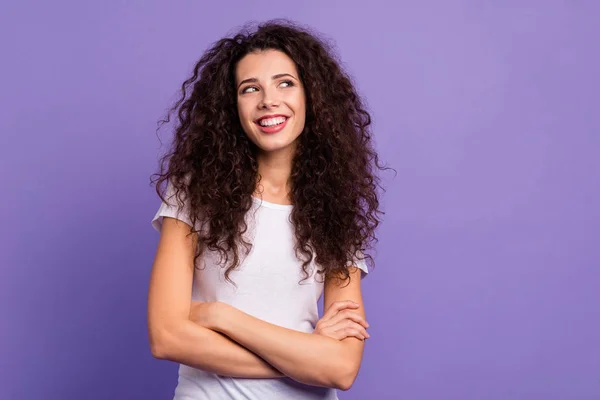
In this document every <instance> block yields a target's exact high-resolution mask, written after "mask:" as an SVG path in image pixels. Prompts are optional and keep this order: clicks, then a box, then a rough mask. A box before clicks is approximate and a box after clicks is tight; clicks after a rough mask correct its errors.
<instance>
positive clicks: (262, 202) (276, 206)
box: [252, 196, 294, 211]
mask: <svg viewBox="0 0 600 400" xmlns="http://www.w3.org/2000/svg"><path fill="white" fill-rule="evenodd" d="M252 200H253V201H254V202H255V203H256V204H258V205H261V206H264V207H267V208H272V209H274V210H288V211H289V210H291V209H292V208H293V207H294V206H293V205H292V204H276V203H271V202H269V201H266V200H263V199H260V198H258V197H254V196H252Z"/></svg>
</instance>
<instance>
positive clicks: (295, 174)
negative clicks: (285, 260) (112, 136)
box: [151, 20, 387, 281]
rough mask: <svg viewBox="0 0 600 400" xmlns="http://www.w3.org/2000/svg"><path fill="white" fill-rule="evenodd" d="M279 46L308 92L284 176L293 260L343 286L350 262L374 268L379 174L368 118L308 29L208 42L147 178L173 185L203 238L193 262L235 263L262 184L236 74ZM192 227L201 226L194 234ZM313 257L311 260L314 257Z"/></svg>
mask: <svg viewBox="0 0 600 400" xmlns="http://www.w3.org/2000/svg"><path fill="white" fill-rule="evenodd" d="M263 50H279V51H281V52H283V53H285V54H286V55H287V56H289V57H290V58H291V59H292V60H293V61H294V62H295V64H296V66H297V69H298V73H299V75H300V80H301V82H302V84H303V85H304V88H305V93H306V123H305V127H304V130H303V131H302V133H301V134H300V136H299V138H298V143H297V147H296V154H295V156H294V158H293V161H292V172H291V176H290V180H289V182H290V185H291V192H290V198H291V200H292V204H293V208H292V212H291V217H290V220H291V222H292V224H293V226H294V230H295V237H296V243H295V244H294V245H295V251H296V256H297V257H298V258H299V260H300V261H301V262H302V269H303V272H304V274H305V276H306V277H308V276H310V274H309V271H308V268H309V265H310V262H311V260H314V262H315V263H316V264H318V266H319V271H318V272H319V274H322V275H324V277H325V279H327V278H330V277H336V278H338V279H342V280H347V279H348V278H349V267H350V266H351V265H352V261H353V260H356V257H358V256H359V257H360V258H364V259H365V260H366V261H367V262H368V264H369V265H371V266H372V264H373V258H372V256H371V255H370V254H369V249H372V247H373V244H374V243H375V242H376V240H377V239H376V236H375V229H376V228H377V226H378V224H379V223H380V219H379V215H380V214H382V211H381V210H379V200H378V189H379V188H381V189H382V187H381V185H380V179H379V178H378V176H377V175H376V169H387V168H385V167H382V166H381V165H380V164H379V160H378V156H377V153H376V152H375V150H374V147H373V143H372V137H371V132H370V129H369V126H370V124H371V117H370V115H369V113H368V112H367V111H366V110H365V106H364V105H363V101H362V100H361V98H360V96H359V95H358V94H357V91H356V90H355V88H354V86H353V84H352V82H351V79H350V77H349V76H348V74H347V73H346V72H344V71H343V70H342V68H341V67H340V63H339V62H338V61H337V59H336V56H335V55H334V52H333V51H332V47H331V46H330V45H328V43H327V41H326V40H323V39H321V38H319V36H318V35H316V34H315V33H313V32H311V31H310V30H309V29H306V28H302V27H299V26H298V25H296V24H294V23H292V22H290V21H286V20H273V21H268V22H266V23H262V24H259V25H258V26H257V27H256V28H255V29H251V28H250V27H248V26H246V27H245V28H243V29H242V30H241V31H239V32H238V33H237V34H235V35H234V36H233V37H228V38H224V39H221V40H219V41H217V42H216V43H214V44H213V45H212V47H211V48H209V49H208V50H207V51H206V52H205V53H204V54H203V55H202V57H201V58H200V60H199V61H198V62H197V63H196V65H195V67H194V69H193V74H192V76H191V77H190V78H189V79H187V80H186V81H185V82H184V83H183V84H182V86H181V97H180V98H179V100H178V101H177V102H176V103H175V105H174V106H173V107H172V108H171V109H170V110H169V112H168V113H167V116H166V118H165V119H163V120H161V121H160V122H159V127H160V125H162V124H163V123H167V122H169V121H170V116H171V114H172V113H173V112H177V115H178V123H177V126H176V128H175V133H174V139H173V142H172V145H171V148H170V150H169V152H168V153H167V154H165V155H164V157H163V158H162V159H161V162H160V173H156V174H153V175H152V178H151V181H152V182H153V183H154V184H155V185H156V192H157V193H158V195H159V196H160V198H161V199H162V200H163V201H164V200H165V198H164V197H163V194H162V193H161V191H164V190H162V189H161V185H163V184H165V183H166V185H168V184H169V182H170V183H171V185H172V187H173V190H174V191H175V193H176V196H175V198H176V199H177V202H178V204H179V206H183V205H184V198H185V201H187V202H188V204H187V206H188V208H189V210H190V215H189V218H190V220H191V221H192V223H193V225H194V228H193V229H192V233H197V234H198V235H199V246H198V248H197V251H196V257H195V259H194V261H196V260H197V258H198V257H200V256H201V254H202V252H203V251H204V249H209V250H212V251H217V252H218V253H219V254H220V256H221V260H224V263H225V265H224V266H225V267H226V270H225V277H226V279H227V280H229V281H231V279H230V277H229V274H230V273H231V271H232V270H233V269H235V268H236V267H237V266H238V265H239V263H240V260H241V255H240V251H241V247H240V245H243V247H245V249H246V251H248V250H249V249H250V248H251V246H252V244H251V243H248V242H247V241H246V240H245V239H244V238H243V234H244V233H245V232H246V230H247V225H246V222H245V214H246V213H247V212H248V210H249V209H250V207H251V205H252V194H253V192H254V191H255V189H256V185H257V184H258V182H259V181H260V176H259V174H258V163H257V148H256V146H255V145H254V144H253V143H252V142H251V141H250V140H249V139H248V138H247V136H246V134H245V133H244V131H243V129H242V126H241V122H240V119H239V116H238V111H237V97H236V96H237V95H236V90H235V68H236V65H237V63H238V62H239V61H240V60H241V59H242V58H243V57H244V56H245V55H247V54H249V53H251V52H259V51H263ZM196 228H198V229H196ZM313 257H314V258H313Z"/></svg>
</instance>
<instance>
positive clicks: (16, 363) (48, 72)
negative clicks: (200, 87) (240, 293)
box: [0, 0, 600, 400]
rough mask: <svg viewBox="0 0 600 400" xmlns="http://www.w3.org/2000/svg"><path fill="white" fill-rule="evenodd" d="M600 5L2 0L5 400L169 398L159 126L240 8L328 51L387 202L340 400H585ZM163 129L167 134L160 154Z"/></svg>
mask: <svg viewBox="0 0 600 400" xmlns="http://www.w3.org/2000/svg"><path fill="white" fill-rule="evenodd" d="M599 15H600V6H599V3H598V2H594V1H583V0H581V1H555V0H550V1H541V0H538V1H502V2H500V1H497V2H492V1H467V0H460V1H444V0H438V1H423V0H421V1H417V0H414V1H397V2H391V1H390V2H386V1H368V2H367V1H360V2H358V1H355V2H349V1H309V2H307V1H304V2H275V1H252V2H250V1H239V0H238V1H220V2H201V1H191V0H187V1H176V2H173V1H169V2H167V1H106V2H77V1H55V2H42V1H20V2H3V3H2V5H0V44H1V46H0V48H2V53H1V54H2V62H1V73H0V83H1V86H0V87H1V88H2V89H1V92H2V96H1V100H0V101H1V108H0V110H1V111H0V113H1V118H0V132H1V135H2V146H1V147H0V179H1V189H0V190H1V200H0V201H1V206H2V213H1V214H0V226H1V241H0V243H1V244H0V246H1V251H0V263H1V268H0V307H1V309H0V315H2V320H3V321H2V326H1V329H0V354H1V357H0V371H1V373H0V398H1V399H45V400H65V399H86V400H100V399H102V400H105V399H168V398H171V396H172V392H173V389H174V386H175V383H176V365H175V364H172V363H169V362H165V361H158V360H155V359H153V358H152V357H151V355H150V351H149V346H148V338H147V331H146V296H147V287H148V280H149V273H150V267H151V263H152V259H153V256H154V251H155V248H156V244H157V240H158V234H157V233H156V232H154V231H153V230H152V228H151V226H150V220H151V218H152V216H153V215H154V213H155V211H156V209H157V208H158V205H159V204H158V198H157V197H156V195H155V193H154V192H153V189H152V188H151V187H150V185H149V176H150V174H152V173H153V172H154V171H155V170H156V167H157V159H158V156H159V154H161V153H162V152H163V151H164V150H165V147H164V146H162V147H160V142H159V140H158V137H157V135H156V133H155V129H156V121H157V120H158V119H160V118H161V117H162V116H164V112H165V110H166V108H167V107H168V106H169V105H170V104H172V102H173V101H174V100H175V99H176V97H175V96H176V94H177V90H178V88H179V86H180V84H181V82H182V81H183V80H184V79H186V78H187V77H188V74H189V73H190V70H191V68H192V66H193V64H194V62H195V61H196V60H197V59H198V58H199V57H200V55H201V54H202V52H203V51H204V50H205V49H206V48H207V47H208V46H209V45H210V44H211V43H212V42H214V41H216V40H218V39H219V38H220V37H222V36H224V35H226V34H227V33H228V32H231V31H232V30H233V29H234V28H235V27H237V26H240V25H241V24H243V23H245V22H247V21H250V20H258V21H262V20H267V19H270V18H276V17H287V18H290V19H293V20H295V21H298V22H300V23H303V24H307V25H309V26H311V27H313V28H314V29H316V30H317V31H319V32H322V33H323V34H325V35H326V36H328V37H329V38H331V39H332V40H334V41H335V42H336V43H337V49H338V51H339V54H340V55H341V57H342V59H343V60H344V63H345V66H346V68H347V70H348V71H349V72H350V74H351V75H352V76H353V78H354V79H355V81H356V84H357V86H358V88H359V90H360V92H361V93H362V94H363V95H364V96H365V98H366V99H367V102H368V105H369V109H370V110H371V111H372V113H373V117H374V125H373V130H374V132H375V137H376V142H377V148H378V150H379V152H380V155H381V157H382V159H383V160H384V161H386V162H387V163H388V164H389V165H390V166H391V167H393V168H395V169H396V171H397V172H398V173H397V176H394V175H393V174H391V173H387V174H384V175H383V178H384V182H385V185H386V187H387V192H386V193H385V196H384V198H383V206H384V210H385V211H386V215H385V216H384V223H383V225H382V226H381V229H380V230H379V237H380V241H379V243H378V245H377V253H376V257H375V260H376V269H375V270H374V271H373V272H372V273H371V275H370V276H369V277H368V278H367V279H365V280H364V281H363V283H364V296H365V301H366V307H367V313H368V320H369V322H370V324H371V326H372V328H371V329H370V332H371V335H372V337H371V339H370V340H369V341H368V343H367V345H366V351H365V356H364V362H363V365H362V368H361V371H360V375H359V377H358V380H357V382H356V383H355V385H354V387H353V388H352V389H351V390H350V391H348V392H345V393H340V398H342V399H346V400H348V399H410V400H429V399H432V400H433V399H441V400H451V399H460V400H466V399H482V400H507V399H524V400H525V399H526V400H559V399H561V400H592V399H600V290H599V289H600V272H599V268H600V207H599V205H600V185H599V176H600V161H599V159H598V158H599V154H600V123H599V120H598V112H599V108H600V107H599V105H600V101H599V99H598V93H599V92H600V85H599V78H598V71H600V55H599V53H600V50H599V46H598V38H599V37H600V27H599V26H598V24H597V21H598V19H599ZM169 135H170V132H169V131H168V130H164V129H163V130H161V131H160V132H159V136H160V138H161V139H162V140H163V142H164V143H165V144H166V143H167V142H168V139H169Z"/></svg>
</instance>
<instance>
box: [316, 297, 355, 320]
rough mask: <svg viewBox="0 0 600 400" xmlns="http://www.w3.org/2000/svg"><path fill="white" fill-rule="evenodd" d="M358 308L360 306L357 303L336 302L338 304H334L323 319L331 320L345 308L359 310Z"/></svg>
mask: <svg viewBox="0 0 600 400" xmlns="http://www.w3.org/2000/svg"><path fill="white" fill-rule="evenodd" d="M358 307H360V305H358V304H357V303H355V302H353V301H351V300H341V301H336V302H334V303H332V304H331V306H329V308H328V309H327V311H326V312H325V314H324V315H323V318H322V319H324V320H328V319H331V317H333V316H334V315H335V314H337V313H338V312H339V311H340V310H343V309H344V308H358Z"/></svg>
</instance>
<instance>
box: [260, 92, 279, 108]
mask: <svg viewBox="0 0 600 400" xmlns="http://www.w3.org/2000/svg"><path fill="white" fill-rule="evenodd" d="M262 93H263V96H262V99H261V101H260V103H259V105H258V106H259V108H261V109H265V108H266V109H268V108H273V107H277V106H279V99H278V98H277V95H276V93H275V92H274V91H273V90H269V89H265V90H263V92H262Z"/></svg>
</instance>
